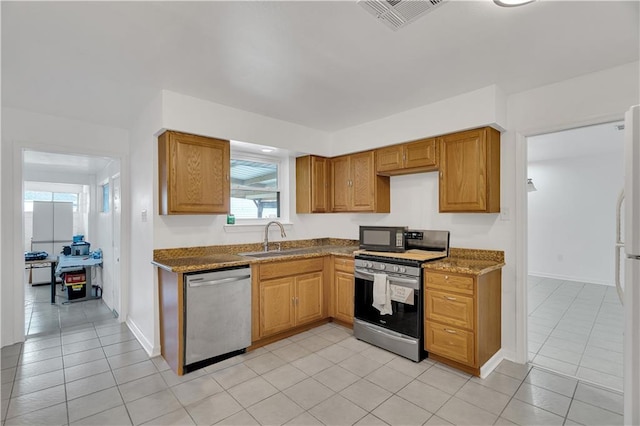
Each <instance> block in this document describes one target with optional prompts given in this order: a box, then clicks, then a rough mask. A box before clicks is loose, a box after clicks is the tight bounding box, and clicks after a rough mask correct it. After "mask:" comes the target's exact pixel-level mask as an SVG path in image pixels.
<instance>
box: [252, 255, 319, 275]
mask: <svg viewBox="0 0 640 426" xmlns="http://www.w3.org/2000/svg"><path fill="white" fill-rule="evenodd" d="M323 269H324V259H323V258H322V257H316V258H313V259H302V260H289V261H286V260H285V261H282V262H270V263H265V264H262V265H260V280H268V279H272V278H278V277H287V276H290V275H300V274H306V273H307V272H318V271H322V270H323Z"/></svg>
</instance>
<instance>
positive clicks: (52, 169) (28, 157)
mask: <svg viewBox="0 0 640 426" xmlns="http://www.w3.org/2000/svg"><path fill="white" fill-rule="evenodd" d="M22 160H23V167H24V172H25V173H26V174H29V173H35V172H38V173H74V174H84V175H95V174H96V172H98V171H100V170H102V169H104V168H105V167H107V166H108V165H109V163H111V162H112V161H117V160H114V159H111V158H105V157H96V156H89V155H73V154H60V153H52V152H41V151H31V150H25V151H24V153H23V156H22Z"/></svg>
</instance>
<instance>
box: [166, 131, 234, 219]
mask: <svg viewBox="0 0 640 426" xmlns="http://www.w3.org/2000/svg"><path fill="white" fill-rule="evenodd" d="M158 160H159V178H160V182H159V188H160V197H159V198H160V213H161V214H223V213H228V212H229V194H230V187H229V161H230V160H229V141H223V140H219V139H213V138H205V137H201V136H195V135H189V134H185V133H177V132H165V133H163V134H162V135H160V137H159V138H158Z"/></svg>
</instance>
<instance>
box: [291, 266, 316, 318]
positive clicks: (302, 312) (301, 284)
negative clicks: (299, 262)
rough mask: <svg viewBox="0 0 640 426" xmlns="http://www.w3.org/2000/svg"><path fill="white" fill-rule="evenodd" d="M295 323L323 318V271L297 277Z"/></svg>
mask: <svg viewBox="0 0 640 426" xmlns="http://www.w3.org/2000/svg"><path fill="white" fill-rule="evenodd" d="M295 286H296V296H295V305H296V309H295V313H296V315H295V316H296V318H295V324H296V325H300V324H304V323H307V322H311V321H315V320H319V319H321V318H322V300H323V298H322V287H323V279H322V272H314V273H312V274H306V275H301V276H298V277H296V279H295Z"/></svg>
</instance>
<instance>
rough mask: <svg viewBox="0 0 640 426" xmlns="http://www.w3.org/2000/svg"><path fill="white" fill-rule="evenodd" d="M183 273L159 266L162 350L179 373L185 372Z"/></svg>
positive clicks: (174, 369) (163, 354)
mask: <svg viewBox="0 0 640 426" xmlns="http://www.w3.org/2000/svg"><path fill="white" fill-rule="evenodd" d="M182 283H183V275H182V274H178V273H175V272H170V271H167V270H164V269H161V268H158V286H159V289H160V292H159V293H160V300H159V305H160V351H161V354H162V357H163V358H164V359H165V361H167V364H169V366H170V367H171V369H172V370H173V371H174V372H175V373H176V374H178V375H182V374H183V373H184V371H183V369H184V334H183V332H182V330H183V329H184V299H183V294H184V293H183V291H182V289H183V284H182Z"/></svg>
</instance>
